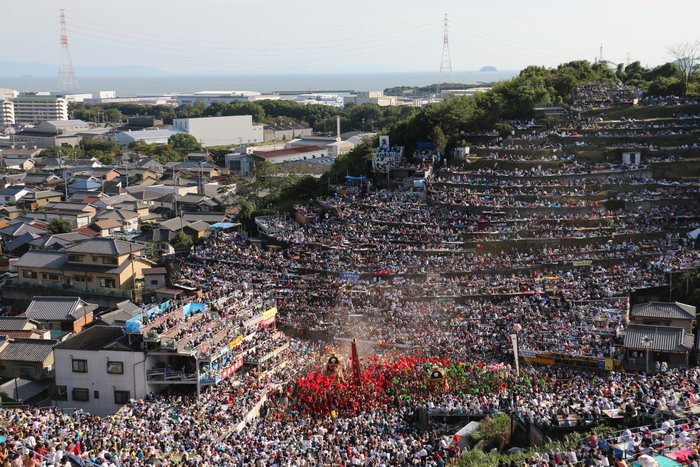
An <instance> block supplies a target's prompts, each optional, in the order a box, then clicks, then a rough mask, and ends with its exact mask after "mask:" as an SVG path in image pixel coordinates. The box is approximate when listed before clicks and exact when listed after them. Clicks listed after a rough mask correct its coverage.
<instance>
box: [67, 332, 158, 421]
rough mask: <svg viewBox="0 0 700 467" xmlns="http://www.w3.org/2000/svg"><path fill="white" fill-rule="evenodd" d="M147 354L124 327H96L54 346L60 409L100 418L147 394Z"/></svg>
mask: <svg viewBox="0 0 700 467" xmlns="http://www.w3.org/2000/svg"><path fill="white" fill-rule="evenodd" d="M145 360H146V359H145V353H144V352H143V351H141V350H139V349H138V348H135V346H130V345H128V336H126V335H125V334H124V331H123V330H122V328H119V327H108V326H94V327H91V328H89V329H87V330H85V331H83V332H81V333H80V334H76V335H75V336H73V337H71V338H70V339H68V340H66V341H64V342H61V343H59V344H58V345H56V346H55V347H54V362H55V363H54V365H55V368H56V389H57V392H58V393H59V395H63V396H62V397H59V400H58V402H57V403H58V406H59V407H62V408H68V407H70V408H73V407H75V408H80V409H83V410H84V411H86V412H89V413H91V414H93V415H97V416H100V417H102V416H106V415H111V414H113V413H115V412H116V411H117V410H119V408H120V407H121V406H122V405H124V404H126V403H127V402H129V399H137V398H143V397H144V396H145V394H146V393H147V386H146V370H145V365H146V361H145Z"/></svg>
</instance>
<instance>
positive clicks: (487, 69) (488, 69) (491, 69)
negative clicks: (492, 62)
mask: <svg viewBox="0 0 700 467" xmlns="http://www.w3.org/2000/svg"><path fill="white" fill-rule="evenodd" d="M479 71H498V70H497V69H496V67H495V66H483V67H481V70H479Z"/></svg>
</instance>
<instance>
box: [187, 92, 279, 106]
mask: <svg viewBox="0 0 700 467" xmlns="http://www.w3.org/2000/svg"><path fill="white" fill-rule="evenodd" d="M279 98H280V96H278V95H277V94H262V93H259V92H257V91H198V92H194V93H192V94H179V95H178V96H177V105H195V104H196V103H197V102H202V103H204V104H206V105H209V104H211V103H212V102H226V103H227V104H230V103H231V102H255V101H260V100H278V99H279Z"/></svg>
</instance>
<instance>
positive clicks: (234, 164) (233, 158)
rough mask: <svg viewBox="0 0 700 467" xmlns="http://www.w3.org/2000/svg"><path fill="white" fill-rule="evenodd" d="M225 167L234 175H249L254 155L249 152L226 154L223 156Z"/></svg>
mask: <svg viewBox="0 0 700 467" xmlns="http://www.w3.org/2000/svg"><path fill="white" fill-rule="evenodd" d="M224 161H225V164H226V168H227V169H229V170H230V171H231V173H232V174H234V175H240V176H241V177H250V176H252V175H253V167H254V166H255V156H253V155H251V154H226V155H225V156H224Z"/></svg>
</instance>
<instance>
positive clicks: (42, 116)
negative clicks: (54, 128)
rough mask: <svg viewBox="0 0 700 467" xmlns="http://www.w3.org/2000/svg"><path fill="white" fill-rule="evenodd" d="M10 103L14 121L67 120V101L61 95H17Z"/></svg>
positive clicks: (35, 122) (33, 122) (34, 122)
mask: <svg viewBox="0 0 700 467" xmlns="http://www.w3.org/2000/svg"><path fill="white" fill-rule="evenodd" d="M12 103H13V105H14V113H15V123H32V124H37V123H41V122H45V121H47V120H68V101H67V100H66V99H64V98H62V97H44V96H19V97H15V98H14V99H12Z"/></svg>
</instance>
